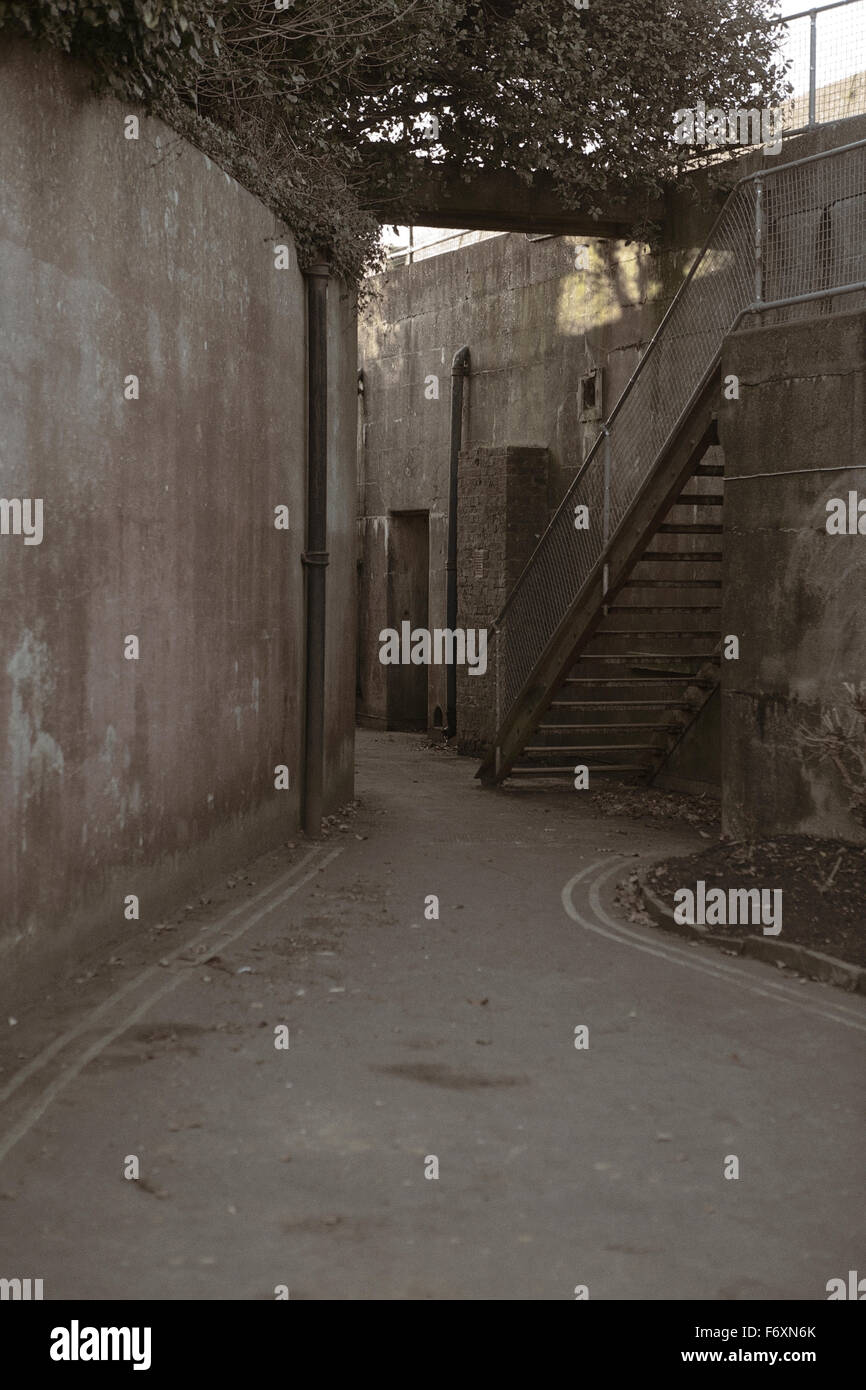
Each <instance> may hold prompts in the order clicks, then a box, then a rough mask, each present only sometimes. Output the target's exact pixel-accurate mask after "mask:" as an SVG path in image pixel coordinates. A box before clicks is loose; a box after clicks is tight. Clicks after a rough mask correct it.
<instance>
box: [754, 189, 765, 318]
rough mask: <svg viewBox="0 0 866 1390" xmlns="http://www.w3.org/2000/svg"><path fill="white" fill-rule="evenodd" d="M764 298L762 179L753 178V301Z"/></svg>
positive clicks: (759, 302)
mask: <svg viewBox="0 0 866 1390" xmlns="http://www.w3.org/2000/svg"><path fill="white" fill-rule="evenodd" d="M763 299H764V180H763V179H756V180H755V303H756V304H761V303H762V302H763Z"/></svg>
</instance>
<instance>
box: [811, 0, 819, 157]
mask: <svg viewBox="0 0 866 1390" xmlns="http://www.w3.org/2000/svg"><path fill="white" fill-rule="evenodd" d="M817 53H818V11H817V10H810V11H809V129H810V130H811V129H812V126H813V125H814V124H815V73H816V70H817Z"/></svg>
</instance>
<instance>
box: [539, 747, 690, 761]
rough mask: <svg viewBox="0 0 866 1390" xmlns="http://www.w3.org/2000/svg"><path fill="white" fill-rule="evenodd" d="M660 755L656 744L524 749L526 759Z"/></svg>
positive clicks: (662, 750)
mask: <svg viewBox="0 0 866 1390" xmlns="http://www.w3.org/2000/svg"><path fill="white" fill-rule="evenodd" d="M599 752H603V753H662V752H664V749H663V748H659V746H657V745H656V744H601V745H599V744H548V745H545V744H534V745H532V746H527V748H524V753H525V756H527V758H532V755H537V756H541V755H544V753H599Z"/></svg>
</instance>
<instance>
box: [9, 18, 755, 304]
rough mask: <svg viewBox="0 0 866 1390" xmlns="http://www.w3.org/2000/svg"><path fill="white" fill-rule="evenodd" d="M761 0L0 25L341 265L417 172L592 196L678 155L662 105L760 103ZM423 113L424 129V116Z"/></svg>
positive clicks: (349, 266) (670, 166)
mask: <svg viewBox="0 0 866 1390" xmlns="http://www.w3.org/2000/svg"><path fill="white" fill-rule="evenodd" d="M771 10H772V5H771V4H770V0H726V3H725V4H724V5H722V6H720V5H719V4H718V3H717V0H673V2H671V3H664V2H663V0H658V2H657V0H590V5H589V8H588V9H587V10H582V9H576V8H575V7H574V6H573V5H571V4H570V3H569V0H288V3H287V7H286V8H285V9H280V10H277V9H276V7H275V4H274V0H243V3H241V2H240V0H27V3H24V0H0V27H2V26H4V25H6V26H12V27H13V28H16V29H18V30H23V31H24V32H26V33H28V34H30V35H31V36H32V37H33V38H35V39H40V40H45V41H47V42H49V43H51V44H53V45H55V46H57V47H59V48H61V49H63V50H65V51H66V52H69V53H71V54H73V55H75V56H76V57H81V58H85V59H87V60H88V61H89V62H90V64H91V65H92V67H93V68H94V70H95V71H96V73H97V75H98V78H99V80H100V81H101V83H102V84H103V85H104V86H105V87H107V88H108V89H109V90H111V91H113V92H114V93H115V94H117V95H122V96H124V97H131V98H134V99H136V100H137V101H140V102H142V103H144V104H145V105H146V106H147V107H148V108H149V109H151V110H153V111H154V112H155V113H157V114H159V115H161V116H163V117H164V118H165V119H166V120H168V121H169V122H171V123H172V124H173V125H175V126H176V127H177V128H178V129H180V130H181V131H182V132H183V133H184V134H185V135H186V136H187V137H188V138H190V139H191V140H193V141H195V142H196V143H198V144H199V145H201V146H202V148H204V149H206V150H207V151H208V153H210V154H212V155H213V156H214V157H215V158H216V159H218V160H219V161H220V162H221V163H222V164H223V165H224V166H225V167H226V168H228V169H229V170H230V172H232V173H233V174H234V175H235V176H236V177H237V178H238V179H239V180H240V181H241V182H243V183H245V184H246V185H247V186H248V187H250V188H251V189H252V190H253V191H254V192H256V193H257V194H258V195H259V196H261V197H262V198H263V199H264V200H265V201H266V202H267V203H268V205H269V206H271V207H272V208H273V209H274V211H275V212H276V213H278V214H279V215H280V216H281V217H283V218H285V220H286V221H287V222H288V223H289V225H290V226H291V228H292V230H293V232H294V234H295V237H296V240H297V242H298V248H299V253H300V255H301V257H302V259H303V258H304V257H307V256H310V255H312V254H313V253H314V252H316V251H317V250H318V249H319V248H324V249H325V250H327V252H328V253H329V255H330V256H331V258H332V261H333V263H334V266H335V269H337V270H338V271H339V272H340V273H341V274H343V275H344V276H345V277H346V278H347V279H348V280H349V281H357V280H359V279H360V277H361V276H362V275H363V273H364V271H365V270H366V269H369V268H371V267H372V266H374V265H376V264H377V256H378V254H379V253H378V240H379V238H378V218H379V217H380V216H387V217H388V219H389V220H393V221H395V222H398V221H401V222H402V221H406V220H409V219H410V218H411V214H412V199H413V190H414V188H415V187H416V186H417V180H418V179H419V177H422V176H424V175H427V174H429V173H430V172H431V170H435V169H436V168H437V167H438V166H441V165H443V164H444V165H446V166H448V167H449V168H452V169H457V170H459V172H460V176H461V177H463V178H466V179H471V178H472V177H473V174H474V173H475V171H477V170H479V169H481V168H484V169H497V168H504V169H509V170H512V171H513V172H515V173H517V174H518V175H519V176H520V177H521V178H522V179H524V180H526V181H527V182H528V181H530V180H531V179H532V177H533V175H534V173H535V172H536V171H539V170H543V171H546V173H547V175H548V176H549V177H550V178H551V179H552V180H553V182H554V184H555V186H556V188H557V189H558V191H559V193H560V194H561V196H562V197H563V198H565V199H567V200H573V201H574V202H575V204H577V203H580V205H582V206H586V207H589V208H590V209H597V210H600V209H601V208H602V207H603V206H604V203H605V201H606V200H608V199H609V198H611V197H613V196H617V195H618V194H622V193H624V192H625V191H626V190H627V191H628V192H629V193H630V195H631V196H632V199H634V195H635V194H637V195H638V196H640V195H641V194H645V195H646V196H647V197H649V196H651V195H653V194H654V193H656V192H657V191H658V189H659V188H660V186H661V185H662V183H663V182H664V181H665V180H667V179H669V178H670V177H672V176H675V175H676V173H677V172H678V170H679V169H680V168H681V167H682V161H683V159H684V158H685V157H686V156H687V155H688V154H689V153H692V154H693V153H694V152H689V151H687V150H685V149H684V148H683V147H682V146H678V145H676V144H675V143H674V141H673V139H672V132H673V112H674V111H675V110H676V109H678V108H681V107H692V106H694V105H695V104H696V103H697V102H698V101H699V100H704V101H705V102H706V103H707V106H710V107H711V106H721V107H723V108H728V107H730V106H732V105H745V106H752V105H759V106H767V105H771V104H773V103H774V102H775V101H776V100H778V97H779V95H780V82H781V78H782V74H781V71H780V70H779V68H778V66H777V65H776V62H775V60H774V42H775V34H776V32H777V31H776V30H775V28H774V26H773V23H772V15H771ZM425 117H427V118H428V119H429V118H435V121H436V122H437V123H438V138H437V139H431V138H430V134H429V128H428V129H427V130H425V128H424V125H423V121H424V118H425Z"/></svg>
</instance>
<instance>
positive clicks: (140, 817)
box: [0, 43, 356, 989]
mask: <svg viewBox="0 0 866 1390" xmlns="http://www.w3.org/2000/svg"><path fill="white" fill-rule="evenodd" d="M127 109H128V108H125V107H122V106H120V105H118V104H117V103H116V102H115V101H113V100H105V101H97V100H95V99H94V98H93V96H92V95H91V93H90V90H89V82H88V78H87V75H86V74H85V73H84V72H82V71H81V70H79V69H78V68H77V67H76V66H75V65H73V64H71V63H69V62H68V61H66V60H64V59H61V58H59V57H57V56H56V55H52V54H37V53H36V52H35V51H33V50H32V49H31V48H30V47H29V46H27V45H25V44H8V43H7V44H5V45H4V47H3V49H2V51H0V124H2V129H3V140H2V143H0V188H2V198H0V210H2V225H0V283H2V292H0V312H2V330H0V357H2V369H0V421H2V427H0V465H2V487H0V492H2V495H3V496H4V497H6V498H17V497H29V498H42V499H43V504H44V538H43V540H42V542H41V544H40V545H25V543H24V538H23V537H22V536H16V535H12V534H9V535H0V573H2V593H3V604H2V606H0V730H2V740H0V769H2V770H0V783H2V796H0V923H2V926H0V976H2V980H3V984H4V987H6V988H7V989H8V988H12V987H14V985H15V983H16V981H26V980H32V979H33V978H34V977H35V973H36V972H37V971H38V973H39V976H40V977H42V976H43V975H44V974H45V973H46V972H48V971H50V970H53V969H54V968H58V967H60V966H62V965H65V964H67V963H68V962H70V961H71V960H72V959H73V958H74V956H75V955H76V954H77V953H79V952H81V951H83V950H85V949H88V948H89V947H90V946H92V945H96V944H97V943H100V942H102V941H104V940H107V939H108V938H109V937H112V936H113V935H119V936H121V937H122V936H123V934H124V933H125V932H129V931H131V930H132V931H134V930H136V924H135V923H134V922H126V921H124V917H123V899H124V897H125V895H127V894H133V893H134V894H137V895H138V896H139V897H140V900H141V921H142V922H153V921H155V920H159V917H160V915H161V914H162V913H163V912H164V911H166V910H168V909H170V908H171V907H172V906H174V905H175V904H176V903H177V901H178V900H179V901H180V902H183V901H184V895H186V894H187V893H188V892H190V891H191V890H192V888H193V887H194V886H195V885H196V884H198V883H201V882H203V881H204V880H205V879H206V878H207V877H208V875H213V874H214V873H218V872H220V871H221V870H223V869H224V868H225V867H226V865H229V864H234V863H238V862H241V861H242V860H243V859H244V857H245V856H249V855H250V854H254V853H258V852H261V851H264V850H265V849H267V848H269V847H270V846H272V845H274V844H277V843H279V842H280V840H281V839H283V838H285V837H286V836H288V835H290V834H291V833H293V831H294V830H295V827H296V825H297V823H298V808H299V785H300V774H301V769H302V737H303V731H302V722H301V721H302V696H303V666H304V655H303V653H304V631H303V607H304V605H303V583H304V580H303V570H302V566H301V563H300V553H301V551H302V549H303V546H304V534H303V532H304V510H305V490H306V489H305V475H306V464H305V412H306V384H305V289H304V282H303V277H302V276H301V274H300V273H299V271H298V268H297V264H296V262H295V259H294V251H293V250H292V251H291V262H292V263H291V266H290V268H289V269H287V270H282V271H278V270H276V269H275V267H274V255H273V246H274V243H275V242H284V243H287V244H288V245H289V246H290V247H291V238H290V237H289V236H288V235H287V234H286V232H285V230H284V229H283V228H282V227H281V226H280V225H279V224H278V223H276V222H275V219H274V217H273V215H272V214H271V213H269V212H268V211H267V210H266V209H265V208H264V206H263V205H262V204H261V203H260V202H258V201H257V200H256V199H255V198H254V197H252V196H251V195H250V194H249V193H247V192H246V191H245V190H244V189H243V188H241V187H240V186H239V185H238V184H237V183H236V182H235V181H234V180H232V179H230V178H229V177H228V176H227V175H226V174H225V173H223V172H222V171H221V170H220V169H219V168H217V167H216V166H215V165H214V164H213V163H212V162H211V161H210V160H208V159H207V158H206V157H205V156H204V155H203V154H201V153H200V152H199V151H197V150H196V149H194V148H193V147H191V146H190V145H189V144H187V143H186V142H185V141H183V140H181V139H179V138H178V137H177V136H176V135H175V134H174V133H173V132H172V131H171V130H169V129H168V128H166V127H165V126H164V125H162V124H161V123H160V122H158V121H154V120H149V119H145V118H142V121H141V135H140V139H139V140H137V141H136V140H129V141H128V140H126V139H124V134H123V117H124V114H125V112H126V110H127ZM329 351H330V359H331V377H332V380H331V451H330V465H329V486H330V498H329V501H330V528H331V539H330V544H331V567H330V569H329V571H328V585H329V624H330V629H331V633H330V639H329V644H328V675H327V690H328V709H327V715H326V719H327V754H326V768H325V771H326V779H327V798H328V803H329V806H330V807H331V808H333V807H335V806H336V805H337V804H339V803H341V802H345V800H347V799H348V798H350V797H351V795H352V739H353V696H354V649H353V640H352V635H351V625H350V626H349V628H348V629H347V627H346V613H347V611H349V612H351V611H352V607H353V604H354V569H355V554H354V550H355V537H354V531H355V516H354V512H355V476H354V471H355V442H356V441H355V424H356V416H355V371H356V336H355V328H354V318H353V312H352V309H351V305H350V303H349V300H348V297H347V296H346V295H345V294H341V290H340V287H339V286H338V285H334V286H332V289H331V303H330V341H329ZM130 373H134V374H136V375H137V376H138V378H139V381H140V399H138V400H125V399H124V379H125V378H126V376H127V375H128V374H130ZM279 504H286V505H288V506H289V508H290V517H291V528H290V530H289V531H288V533H287V532H285V531H277V530H276V529H275V527H274V508H275V507H276V506H277V505H279ZM130 634H134V635H135V636H137V638H138V640H139V644H140V658H139V660H137V661H136V660H126V659H124V643H125V638H126V637H127V636H128V635H130ZM281 763H282V764H286V765H287V766H288V768H289V769H290V778H291V788H290V790H289V791H282V792H278V791H275V789H274V767H275V765H276V764H281Z"/></svg>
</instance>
